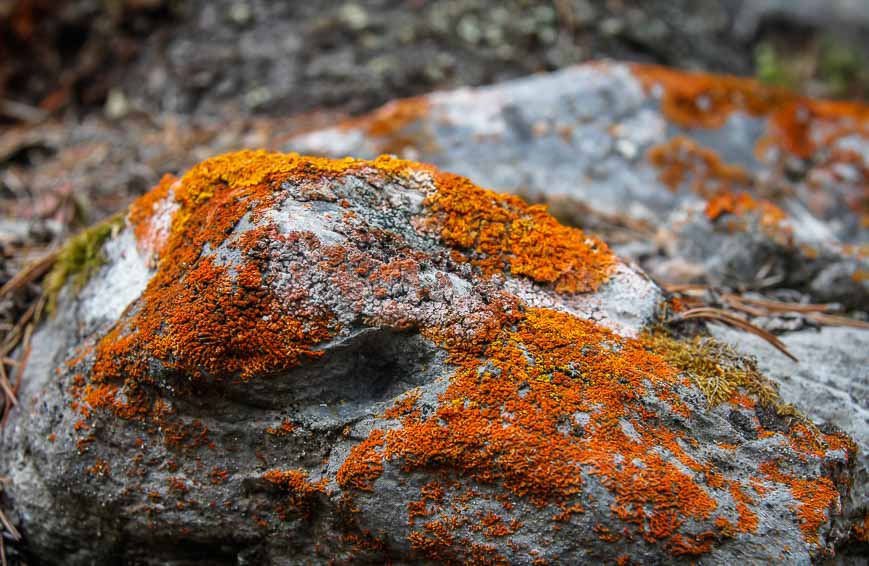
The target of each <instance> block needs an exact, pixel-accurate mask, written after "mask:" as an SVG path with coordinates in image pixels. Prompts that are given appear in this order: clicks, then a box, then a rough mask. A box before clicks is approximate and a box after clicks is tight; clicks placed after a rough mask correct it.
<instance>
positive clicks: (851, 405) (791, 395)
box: [712, 327, 869, 563]
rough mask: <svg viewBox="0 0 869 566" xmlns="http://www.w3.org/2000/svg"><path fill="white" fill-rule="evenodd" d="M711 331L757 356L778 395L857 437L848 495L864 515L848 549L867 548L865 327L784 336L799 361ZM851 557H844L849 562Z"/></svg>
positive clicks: (868, 374)
mask: <svg viewBox="0 0 869 566" xmlns="http://www.w3.org/2000/svg"><path fill="white" fill-rule="evenodd" d="M712 335H713V336H715V337H716V338H717V339H719V340H722V341H725V342H729V343H731V344H733V345H734V346H735V347H737V348H738V349H739V351H741V352H745V353H746V354H751V355H753V356H756V357H757V359H758V360H759V364H758V366H759V369H761V370H762V371H763V372H764V374H766V375H768V376H769V377H770V378H772V379H774V380H775V381H776V383H778V385H779V390H780V392H781V396H782V398H783V399H784V400H785V401H787V402H789V403H794V404H795V405H797V406H799V407H801V408H803V409H805V411H806V412H807V413H808V415H809V416H810V417H811V418H812V419H814V420H815V421H816V422H825V423H831V424H833V425H835V426H837V427H839V428H841V429H842V430H844V431H846V432H847V433H848V434H850V435H851V437H852V438H854V439H855V440H856V442H857V445H858V447H859V452H858V454H857V468H856V470H855V472H854V485H853V489H852V491H851V494H850V496H849V499H850V501H849V505H848V506H849V507H850V508H851V509H852V512H851V514H852V515H853V516H854V517H861V516H862V517H863V520H862V528H859V527H860V524H859V523H858V525H857V528H854V529H853V532H852V535H851V536H852V539H853V540H854V542H855V543H859V544H855V545H854V546H853V548H852V549H851V550H850V551H849V553H853V554H861V555H862V556H863V560H864V561H865V559H866V555H867V551H869V528H867V527H869V366H867V360H866V356H867V354H866V352H869V332H866V331H865V330H864V331H860V330H855V329H851V328H822V329H819V330H818V329H811V330H802V331H798V332H791V333H788V334H786V335H784V336H782V340H783V341H784V343H785V344H786V345H787V347H788V349H789V350H790V351H791V352H792V353H793V354H794V355H795V356H796V357H797V358H798V359H799V360H800V362H799V363H794V362H793V361H791V360H788V359H786V358H784V357H783V356H780V355H777V354H776V352H775V350H773V349H772V348H771V347H770V346H769V345H768V344H767V343H766V342H763V341H762V340H759V339H757V338H756V337H755V338H752V337H750V336H749V335H746V334H744V333H740V332H737V331H734V330H730V329H726V328H722V327H715V328H713V329H712ZM849 558H851V557H850V556H845V557H844V560H845V562H846V563H848V560H849Z"/></svg>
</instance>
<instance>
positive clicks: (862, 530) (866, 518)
mask: <svg viewBox="0 0 869 566" xmlns="http://www.w3.org/2000/svg"><path fill="white" fill-rule="evenodd" d="M851 538H852V539H854V540H856V541H859V542H869V512H866V513H864V514H863V518H862V519H861V520H858V521H856V522H854V523H853V524H852V525H851Z"/></svg>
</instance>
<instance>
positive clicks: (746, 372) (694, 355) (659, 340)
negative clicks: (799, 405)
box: [644, 329, 796, 416]
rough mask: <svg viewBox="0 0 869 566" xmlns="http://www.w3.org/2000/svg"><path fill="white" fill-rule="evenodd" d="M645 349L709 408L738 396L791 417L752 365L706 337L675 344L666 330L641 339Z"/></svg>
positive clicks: (678, 341) (793, 411)
mask: <svg viewBox="0 0 869 566" xmlns="http://www.w3.org/2000/svg"><path fill="white" fill-rule="evenodd" d="M644 340H645V342H646V343H647V344H648V345H649V347H650V348H651V349H652V351H654V352H655V353H657V354H658V355H660V356H661V357H663V358H664V359H665V360H666V361H667V362H668V363H670V364H671V365H673V366H675V367H676V368H678V369H679V370H680V371H682V372H683V373H685V374H686V375H687V376H688V377H689V378H690V379H691V381H692V382H693V383H694V384H696V385H697V387H698V388H699V389H700V390H701V391H702V392H703V394H704V395H706V399H707V401H708V403H709V406H710V407H713V406H715V405H718V404H719V403H724V402H727V401H733V400H734V399H735V397H736V396H738V395H739V394H740V392H743V393H748V394H749V395H753V396H754V397H756V398H757V400H758V401H759V402H760V403H761V404H762V405H764V406H767V407H771V408H773V409H775V410H776V412H777V413H778V414H780V415H783V416H784V415H792V416H793V415H795V414H796V413H795V410H794V408H793V407H791V406H790V405H787V404H785V403H784V402H783V401H782V400H781V397H780V396H779V394H778V390H777V389H776V388H775V386H774V385H773V384H772V382H770V381H769V379H767V378H766V377H765V376H764V375H763V374H762V373H761V372H760V371H759V370H758V369H757V366H756V365H755V363H754V362H753V361H752V360H750V359H747V358H745V357H743V356H740V355H739V354H738V353H737V352H736V351H735V350H734V349H733V348H732V347H730V346H729V345H727V344H723V343H721V342H719V341H717V340H715V339H714V338H710V337H708V336H694V337H693V338H691V339H688V340H678V339H676V338H675V337H673V336H672V335H670V334H669V333H668V332H667V331H666V330H663V329H656V330H654V331H653V332H652V333H650V334H648V335H647V336H646V337H645V338H644Z"/></svg>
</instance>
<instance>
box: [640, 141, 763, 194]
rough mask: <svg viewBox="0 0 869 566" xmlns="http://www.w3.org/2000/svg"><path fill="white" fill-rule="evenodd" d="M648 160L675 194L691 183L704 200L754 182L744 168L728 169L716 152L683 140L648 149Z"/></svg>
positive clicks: (729, 167)
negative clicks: (681, 187) (682, 186)
mask: <svg viewBox="0 0 869 566" xmlns="http://www.w3.org/2000/svg"><path fill="white" fill-rule="evenodd" d="M648 159H649V161H650V162H651V163H652V165H654V166H655V167H657V168H658V169H659V170H660V177H659V178H660V180H661V182H662V183H664V184H665V185H667V187H669V188H670V190H672V191H676V190H677V189H678V188H679V185H681V184H682V183H683V182H684V181H687V180H689V179H690V181H691V189H692V190H693V191H694V192H695V193H697V194H698V195H702V196H707V197H708V196H710V195H713V194H716V193H718V192H721V191H730V190H734V189H736V188H741V187H747V186H748V185H749V183H750V182H751V177H750V176H749V174H748V172H747V171H746V170H745V169H743V168H742V167H739V166H736V165H728V164H726V163H724V161H722V159H721V158H720V157H719V156H718V154H716V153H715V152H714V151H712V150H710V149H706V148H704V147H701V146H700V145H699V144H698V143H697V142H695V141H694V140H692V139H689V138H687V137H684V136H676V137H674V138H673V139H671V140H670V141H668V142H666V143H663V144H659V145H656V146H654V147H652V148H651V149H649V153H648Z"/></svg>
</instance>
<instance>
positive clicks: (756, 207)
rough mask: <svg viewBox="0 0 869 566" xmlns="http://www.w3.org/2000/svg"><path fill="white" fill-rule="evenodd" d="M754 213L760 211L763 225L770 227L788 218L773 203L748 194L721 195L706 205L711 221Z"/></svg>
mask: <svg viewBox="0 0 869 566" xmlns="http://www.w3.org/2000/svg"><path fill="white" fill-rule="evenodd" d="M752 211H758V212H759V213H760V215H761V223H762V224H764V225H768V226H775V225H777V224H778V223H779V222H781V221H783V220H784V219H785V218H787V215H786V214H785V212H784V211H783V210H782V209H780V208H779V207H777V206H776V205H774V204H773V203H771V202H769V201H766V200H762V199H755V198H753V197H752V196H751V195H750V194H748V193H746V192H738V193H721V194H719V195H717V196H715V197H713V198H711V199H709V201H708V202H707V203H706V217H707V218H709V220H717V219H718V218H719V217H720V216H722V215H724V214H733V215H736V216H743V215H744V214H746V213H748V212H752Z"/></svg>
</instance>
